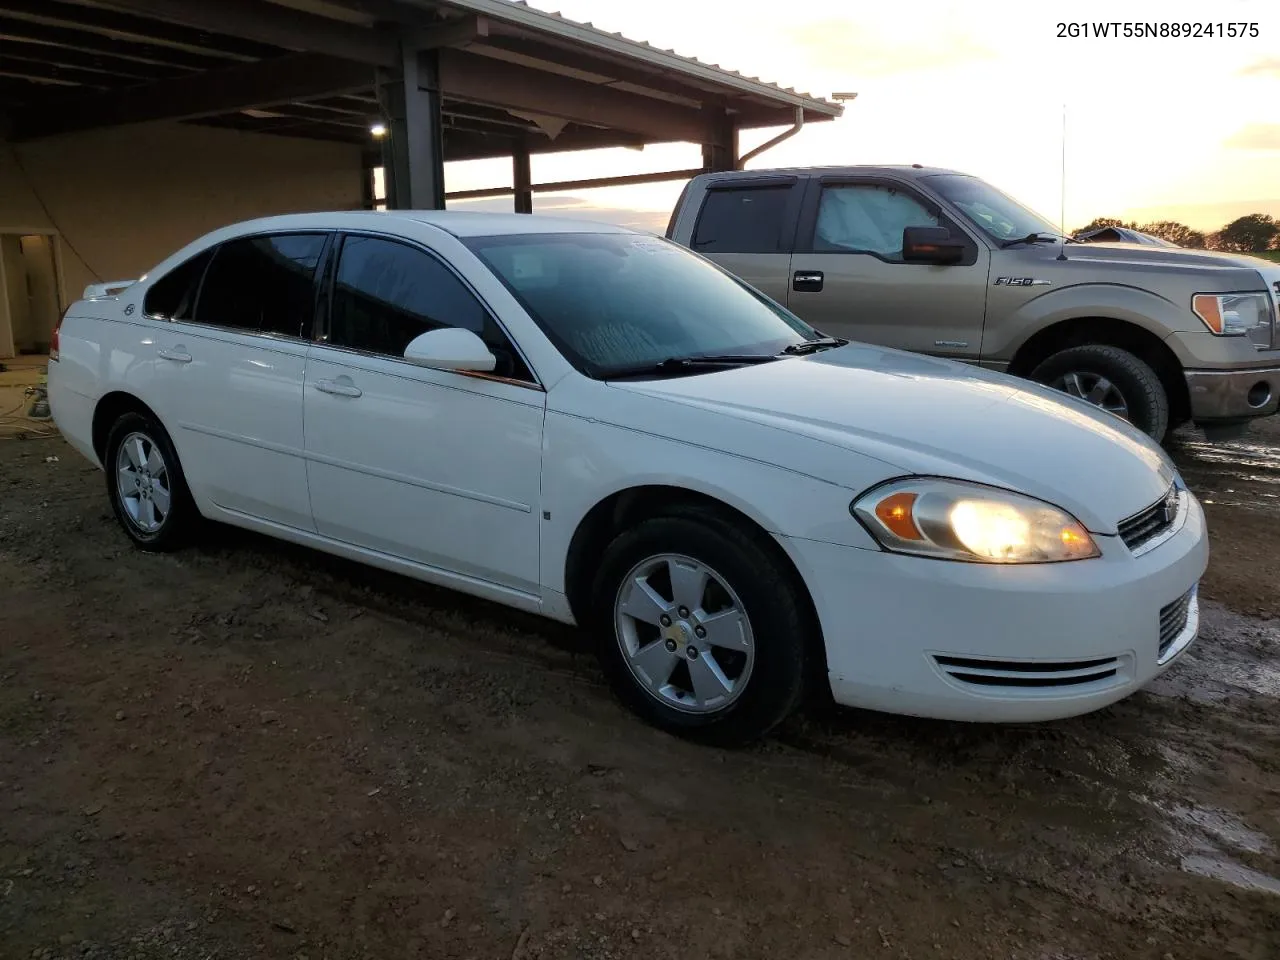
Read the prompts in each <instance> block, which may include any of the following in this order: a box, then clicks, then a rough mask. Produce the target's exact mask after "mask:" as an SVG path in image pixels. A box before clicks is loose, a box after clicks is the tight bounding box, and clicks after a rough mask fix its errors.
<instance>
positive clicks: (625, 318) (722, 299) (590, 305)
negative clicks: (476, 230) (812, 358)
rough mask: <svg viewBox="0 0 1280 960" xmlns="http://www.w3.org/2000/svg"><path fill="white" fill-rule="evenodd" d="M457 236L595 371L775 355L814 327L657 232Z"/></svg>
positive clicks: (580, 365) (577, 362)
mask: <svg viewBox="0 0 1280 960" xmlns="http://www.w3.org/2000/svg"><path fill="white" fill-rule="evenodd" d="M464 242H465V243H466V244H467V246H468V247H470V248H471V250H472V251H473V252H474V253H475V254H476V255H477V256H478V257H480V259H481V260H483V261H484V262H485V264H486V265H487V266H488V267H489V269H491V270H492V271H493V272H494V273H495V274H496V275H497V276H498V278H499V279H500V280H502V282H503V283H504V284H506V286H507V289H509V290H510V291H511V292H512V293H513V294H514V295H515V297H516V298H517V299H518V300H519V301H520V302H521V303H522V304H523V306H524V308H525V309H526V310H528V311H529V314H530V316H532V317H533V319H534V322H536V323H537V324H538V326H539V327H541V328H542V330H543V332H544V333H546V335H547V336H548V337H549V338H550V339H551V341H552V342H553V343H554V344H555V345H556V347H557V348H558V349H559V350H560V352H561V353H563V354H564V355H565V357H566V358H567V359H568V360H569V362H570V363H572V364H573V365H574V366H575V367H576V368H577V369H578V370H580V371H581V372H583V373H585V374H586V375H588V376H591V377H596V378H597V379H601V378H603V377H604V375H605V374H606V373H607V372H608V371H610V370H616V369H620V368H623V367H628V366H640V365H644V364H648V363H652V364H654V365H655V367H656V366H657V365H658V364H660V363H662V362H663V361H665V360H670V359H672V358H690V357H707V356H727V355H737V356H773V355H776V354H778V353H779V352H780V351H782V350H783V349H784V348H786V347H788V346H790V345H791V344H794V343H800V342H802V341H804V340H809V339H813V338H815V337H817V336H818V334H817V332H816V331H815V330H813V329H812V328H811V327H809V326H808V324H806V323H805V322H804V321H803V320H801V319H800V318H799V317H796V316H795V315H794V314H792V313H789V312H788V311H787V310H785V309H784V308H782V307H780V306H778V305H777V304H775V303H773V302H772V301H770V300H768V299H766V298H765V297H764V296H763V295H761V294H758V293H756V292H755V291H754V290H752V289H751V288H750V287H748V286H746V285H745V284H743V283H742V282H740V281H739V280H737V279H735V278H733V277H732V276H730V275H729V274H728V273H725V272H724V271H723V270H721V269H720V268H719V267H716V266H713V265H712V264H711V263H710V262H708V261H706V260H703V259H702V258H701V257H698V256H696V255H694V254H692V253H690V252H689V251H687V250H685V249H684V248H683V247H680V246H677V245H676V244H674V243H671V242H670V241H667V240H663V239H660V238H658V237H652V236H647V235H640V234H628V233H550V234H517V235H511V236H501V237H469V238H465V239H464ZM698 369H699V372H701V371H702V370H704V369H714V368H698ZM658 372H660V371H655V373H658ZM686 372H687V371H686Z"/></svg>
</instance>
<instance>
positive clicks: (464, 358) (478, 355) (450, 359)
mask: <svg viewBox="0 0 1280 960" xmlns="http://www.w3.org/2000/svg"><path fill="white" fill-rule="evenodd" d="M404 358H405V359H406V360H408V361H409V362H411V363H416V364H417V365H418V366H420V367H431V368H432V369H435V370H477V371H480V372H481V373H489V372H491V371H492V370H493V368H494V367H495V366H496V365H497V362H498V361H497V358H496V357H494V355H493V354H492V353H490V352H489V348H488V347H486V346H485V345H484V341H483V340H481V339H480V338H479V337H478V336H476V335H475V334H474V333H472V332H471V331H470V330H463V329H462V328H461V327H441V328H440V329H438V330H428V331H427V332H426V333H420V334H418V336H416V337H414V338H413V340H411V341H410V342H409V345H408V346H407V347H405V348H404Z"/></svg>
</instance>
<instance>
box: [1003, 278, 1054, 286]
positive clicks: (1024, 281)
mask: <svg viewBox="0 0 1280 960" xmlns="http://www.w3.org/2000/svg"><path fill="white" fill-rule="evenodd" d="M1050 282H1051V281H1049V280H1037V279H1035V278H1034V277H996V282H995V283H994V284H992V286H995V287H1047V286H1048V285H1049V283H1050Z"/></svg>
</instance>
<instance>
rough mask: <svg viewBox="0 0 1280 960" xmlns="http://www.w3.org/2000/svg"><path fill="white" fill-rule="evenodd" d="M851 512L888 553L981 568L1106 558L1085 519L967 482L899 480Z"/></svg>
mask: <svg viewBox="0 0 1280 960" xmlns="http://www.w3.org/2000/svg"><path fill="white" fill-rule="evenodd" d="M849 509H850V510H851V511H852V513H853V515H854V516H855V517H857V518H858V519H859V520H861V521H862V523H863V525H864V526H865V527H866V528H867V530H868V531H870V533H871V535H872V536H873V537H875V538H876V540H877V541H878V542H879V543H880V545H881V546H882V547H884V548H885V549H886V550H889V551H892V552H894V553H910V554H915V555H917V556H921V557H935V558H938V559H941V560H965V561H969V562H973V563H1055V562H1059V561H1063V560H1087V559H1088V558H1090V557H1097V556H1101V554H1100V552H1099V550H1098V545H1097V544H1096V543H1094V542H1093V537H1091V536H1090V535H1089V531H1087V530H1086V529H1085V528H1084V527H1083V526H1082V525H1081V524H1080V522H1079V521H1078V520H1076V519H1075V518H1074V517H1072V516H1071V515H1070V514H1068V513H1066V512H1065V511H1063V510H1059V509H1058V508H1057V507H1055V506H1052V505H1051V504H1048V503H1045V502H1044V501H1042V500H1036V499H1035V498H1033V497H1025V496H1023V495H1022V494H1018V493H1013V492H1012V491H1009V490H999V489H996V488H995V487H985V486H982V485H980V484H976V483H966V482H963V481H960V480H932V479H913V480H898V481H895V482H893V483H889V484H885V485H884V486H881V487H876V488H875V489H874V490H871V491H869V492H867V493H865V494H863V495H862V496H861V497H859V498H858V499H857V500H855V501H854V502H853V503H852V504H850V507H849Z"/></svg>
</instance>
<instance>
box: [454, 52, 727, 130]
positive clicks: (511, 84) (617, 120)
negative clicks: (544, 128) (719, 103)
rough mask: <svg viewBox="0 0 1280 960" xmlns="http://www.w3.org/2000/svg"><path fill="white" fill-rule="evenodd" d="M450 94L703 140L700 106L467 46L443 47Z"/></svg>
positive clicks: (608, 125) (597, 123) (582, 120)
mask: <svg viewBox="0 0 1280 960" xmlns="http://www.w3.org/2000/svg"><path fill="white" fill-rule="evenodd" d="M440 85H441V87H442V89H443V91H444V95H445V97H447V98H449V99H451V100H465V101H469V102H472V103H485V104H490V105H493V106H498V107H503V108H504V109H507V110H518V111H521V112H526V113H538V114H546V115H548V116H552V117H559V118H562V119H565V120H573V121H576V122H578V123H585V124H588V125H591V126H597V127H605V128H611V129H619V130H628V131H630V132H632V133H639V134H643V135H644V136H646V137H649V138H652V139H654V140H668V141H679V140H684V141H692V142H694V143H701V142H702V140H703V139H704V137H705V136H706V135H707V133H708V130H707V124H706V120H705V118H704V117H703V116H702V115H701V112H700V111H698V110H693V109H690V108H688V107H682V106H679V105H677V104H673V103H667V102H665V101H662V100H655V99H653V98H652V97H646V96H643V95H642V94H638V93H627V92H625V91H622V90H614V89H611V88H609V87H607V86H603V85H600V84H594V83H586V82H584V81H582V80H574V79H572V78H570V77H564V76H560V75H559V74H554V73H547V72H545V71H542V70H534V69H532V68H530V67H523V66H518V65H516V64H513V63H507V62H505V61H502V60H497V59H494V58H493V57H483V56H480V55H478V54H475V53H467V52H465V51H462V50H441V51H440Z"/></svg>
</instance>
